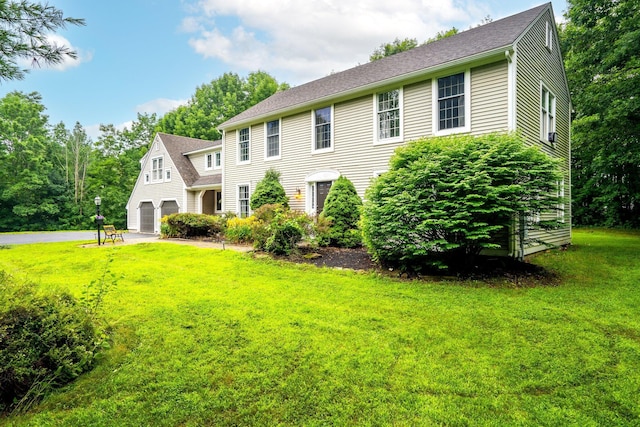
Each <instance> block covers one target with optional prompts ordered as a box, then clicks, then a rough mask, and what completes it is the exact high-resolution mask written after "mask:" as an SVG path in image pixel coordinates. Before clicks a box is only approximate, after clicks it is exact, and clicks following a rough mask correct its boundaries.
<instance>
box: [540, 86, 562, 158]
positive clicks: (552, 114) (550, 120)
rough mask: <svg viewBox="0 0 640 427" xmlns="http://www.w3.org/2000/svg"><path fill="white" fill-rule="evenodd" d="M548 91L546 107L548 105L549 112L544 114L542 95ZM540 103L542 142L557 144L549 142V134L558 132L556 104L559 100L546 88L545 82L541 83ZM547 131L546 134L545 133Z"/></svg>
mask: <svg viewBox="0 0 640 427" xmlns="http://www.w3.org/2000/svg"><path fill="white" fill-rule="evenodd" d="M543 91H546V93H547V97H549V99H548V100H545V102H544V105H548V107H549V108H548V110H546V114H545V112H543V109H542V106H543V100H542V93H543ZM539 94H540V102H539V104H538V108H539V109H540V141H541V142H543V143H545V144H551V145H553V144H555V143H552V142H550V141H549V134H550V133H552V132H553V133H555V132H556V104H557V100H558V98H557V97H556V95H555V94H554V93H553V92H552V91H551V90H550V89H549V87H548V86H546V85H545V84H544V83H543V82H540V91H539ZM545 121H546V123H545ZM545 130H546V132H545Z"/></svg>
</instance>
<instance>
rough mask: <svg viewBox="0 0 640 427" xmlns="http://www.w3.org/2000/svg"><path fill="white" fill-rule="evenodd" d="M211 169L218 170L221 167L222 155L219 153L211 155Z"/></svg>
mask: <svg viewBox="0 0 640 427" xmlns="http://www.w3.org/2000/svg"><path fill="white" fill-rule="evenodd" d="M213 158H214V161H213V168H214V169H220V168H221V167H222V153H221V152H220V151H216V152H215V153H213Z"/></svg>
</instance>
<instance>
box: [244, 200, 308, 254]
mask: <svg viewBox="0 0 640 427" xmlns="http://www.w3.org/2000/svg"><path fill="white" fill-rule="evenodd" d="M255 217H256V227H254V234H253V236H254V246H255V248H256V249H260V250H263V251H265V252H270V253H274V254H276V255H289V254H291V252H292V251H293V250H295V248H296V247H297V244H298V243H299V242H300V241H301V240H302V239H303V238H304V237H306V236H308V235H309V228H310V225H311V223H312V221H311V218H309V216H308V215H306V214H304V213H298V212H294V211H291V210H289V209H286V208H285V207H284V206H282V205H264V206H262V207H261V208H260V209H258V210H257V211H256V213H255Z"/></svg>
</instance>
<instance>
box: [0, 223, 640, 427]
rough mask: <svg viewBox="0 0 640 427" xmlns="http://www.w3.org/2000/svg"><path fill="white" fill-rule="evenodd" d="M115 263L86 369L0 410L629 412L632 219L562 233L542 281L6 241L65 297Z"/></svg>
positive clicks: (636, 356) (154, 418) (425, 418)
mask: <svg viewBox="0 0 640 427" xmlns="http://www.w3.org/2000/svg"><path fill="white" fill-rule="evenodd" d="M109 258H112V259H113V260H114V261H113V262H112V263H110V264H109V268H110V270H111V272H113V273H115V274H116V275H121V276H122V277H121V278H120V279H118V281H117V284H116V286H115V287H114V288H113V289H112V290H111V291H110V292H109V294H108V295H107V296H106V298H105V300H104V304H103V309H104V313H103V317H104V318H105V320H106V322H107V323H108V324H109V326H110V328H111V329H112V333H113V345H112V347H111V348H110V349H109V350H108V351H106V352H105V353H104V355H103V356H102V358H101V359H100V360H99V363H98V364H97V366H96V368H95V369H94V370H93V371H92V372H90V373H88V374H86V375H83V376H82V377H81V378H80V379H79V380H78V381H76V382H75V383H74V384H72V385H70V386H67V387H65V388H64V389H62V390H60V391H59V392H56V393H53V394H51V395H50V396H48V397H47V398H46V399H45V400H44V402H42V404H40V405H39V406H37V407H35V408H33V409H32V410H31V411H30V412H28V413H26V414H22V415H19V414H18V415H14V416H11V417H7V418H4V419H2V418H0V425H15V426H25V425H38V426H40V425H43V426H56V425H65V426H142V425H153V426H175V425H183V426H200V425H265V426H266V425H269V426H272V425H310V426H316V425H401V426H402V425H407V426H412V425H453V426H458V425H460V426H466V425H492V426H493V425H495V426H498V425H499V426H502V425H532V426H533V425H535V426H539V425H548V426H556V425H580V426H597V425H607V426H615V425H621V426H624V425H629V426H631V425H640V407H639V400H638V396H640V312H639V310H638V307H640V292H639V289H638V284H640V234H638V233H633V232H612V231H604V230H577V231H575V233H574V246H572V247H571V248H569V249H568V250H566V251H549V252H545V253H544V254H541V255H539V256H536V257H535V258H534V260H533V262H535V263H538V264H541V265H544V266H545V267H547V268H549V269H553V270H554V271H556V272H557V273H558V274H559V275H560V276H561V284H560V285H558V286H540V287H532V288H531V287H527V288H518V287H514V286H512V285H510V284H509V283H495V282H493V283H491V284H487V283H484V282H456V281H438V282H427V281H401V280H395V279H392V278H387V277H382V276H378V275H375V274H363V273H355V272H351V271H338V270H330V269H317V268H315V267H311V266H306V265H293V264H286V263H279V262H275V261H271V260H268V259H253V258H252V257H251V256H249V255H246V254H240V253H235V252H232V251H216V250H211V249H201V248H195V247H190V246H183V245H171V244H162V243H142V244H138V245H131V246H115V247H113V246H109V245H107V246H103V247H100V248H98V247H93V248H82V247H79V246H78V245H77V244H73V243H61V244H40V245H18V246H12V247H11V248H10V249H8V250H3V251H2V253H1V254H0V269H4V270H6V271H8V272H10V273H11V274H13V275H14V276H15V277H18V278H26V279H29V280H33V281H35V282H37V283H39V284H41V286H42V287H44V288H54V287H65V288H67V289H70V290H71V291H72V292H73V293H74V294H76V295H80V294H81V293H82V290H83V289H84V288H85V287H86V285H87V284H88V283H90V282H91V281H92V280H94V279H95V278H97V277H98V276H100V275H101V274H102V272H103V271H104V269H105V265H106V263H107V260H108V259H109Z"/></svg>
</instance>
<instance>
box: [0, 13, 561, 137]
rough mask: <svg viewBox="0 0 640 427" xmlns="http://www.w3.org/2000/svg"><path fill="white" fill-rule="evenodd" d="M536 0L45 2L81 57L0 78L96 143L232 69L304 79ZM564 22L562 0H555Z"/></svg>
mask: <svg viewBox="0 0 640 427" xmlns="http://www.w3.org/2000/svg"><path fill="white" fill-rule="evenodd" d="M543 2H544V1H540V0H538V1H536V0H510V1H497V0H438V1H435V0H394V1H392V2H388V1H381V0H314V1H307V0H109V1H96V0H89V1H88V0H49V1H48V3H49V4H50V5H53V6H55V7H57V8H59V9H61V10H62V11H63V12H64V14H65V16H71V17H74V18H84V19H85V20H86V24H87V25H86V26H84V27H70V28H67V29H66V30H61V31H59V32H58V33H57V34H56V35H55V36H54V37H57V39H56V40H57V42H58V43H65V44H67V45H70V46H72V47H73V48H74V49H76V50H77V51H78V52H79V58H78V60H77V61H68V62H66V63H65V64H63V65H62V66H59V67H56V68H37V69H32V70H31V72H30V73H29V74H28V75H27V77H26V78H25V79H24V80H22V81H17V82H2V83H0V96H4V95H6V94H7V93H8V92H11V91H14V90H18V91H22V92H26V93H29V92H33V91H36V92H39V93H40V94H41V95H42V98H43V100H42V102H43V104H44V105H45V107H46V108H47V110H46V114H47V115H48V116H49V122H50V123H51V124H52V125H53V124H56V123H59V122H61V121H62V122H64V123H65V124H66V125H67V128H70V129H71V128H73V126H74V124H75V123H76V122H80V123H81V124H82V125H83V126H84V127H85V129H86V130H87V132H88V134H89V135H90V136H91V137H92V138H93V139H94V140H95V139H96V138H97V136H98V135H99V132H98V126H99V125H100V124H113V125H116V126H117V127H119V128H122V127H123V126H126V125H127V124H129V123H130V122H131V121H132V120H135V118H136V117H137V116H136V114H137V113H138V112H140V113H145V112H146V113H154V112H155V113H157V114H158V115H159V116H161V115H162V114H164V113H165V112H167V111H169V110H171V109H174V108H176V107H177V106H178V105H180V104H181V103H185V102H186V101H187V100H188V99H189V98H190V97H191V95H193V94H194V92H195V90H196V88H197V87H198V86H200V85H202V84H205V83H209V82H211V80H213V79H216V78H218V77H219V76H221V75H222V74H224V73H225V72H228V71H232V72H235V73H238V74H239V75H240V76H246V75H247V74H248V73H249V72H251V71H255V70H263V71H266V72H268V73H269V74H271V75H272V76H274V77H275V78H276V79H277V80H278V81H279V82H287V83H289V84H290V85H299V84H302V83H305V82H307V81H310V80H313V79H316V78H320V77H323V76H325V75H327V74H329V73H331V72H335V71H342V70H345V69H348V68H351V67H353V66H356V65H358V64H362V63H365V62H367V61H368V57H369V55H370V54H371V52H373V50H374V49H376V48H377V47H378V46H380V44H382V43H386V42H390V41H392V40H394V39H395V38H396V37H399V38H401V39H402V38H405V37H411V38H417V39H418V41H419V42H422V41H424V40H426V39H427V38H429V37H432V36H434V35H435V34H436V33H437V32H438V31H442V30H446V29H449V28H451V27H452V26H455V27H457V28H459V29H461V30H462V29H467V28H469V27H470V26H475V25H477V24H479V23H480V21H482V19H483V18H485V17H486V16H490V17H491V18H492V19H494V20H496V19H499V18H503V17H505V16H508V15H511V14H514V13H517V12H520V11H523V10H526V9H529V8H531V7H535V6H537V5H539V4H542V3H543ZM552 3H553V9H554V12H555V14H556V18H557V19H561V18H562V15H563V13H564V12H565V10H566V8H567V4H566V0H556V1H553V2H552Z"/></svg>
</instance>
